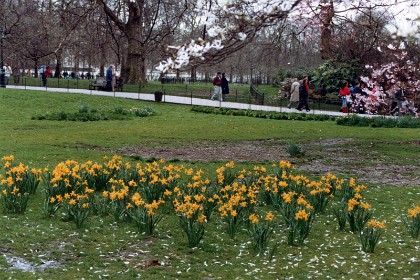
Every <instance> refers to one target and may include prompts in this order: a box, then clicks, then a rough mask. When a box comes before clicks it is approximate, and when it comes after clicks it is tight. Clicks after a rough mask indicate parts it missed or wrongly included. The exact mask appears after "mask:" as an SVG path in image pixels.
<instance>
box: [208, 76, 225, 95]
mask: <svg viewBox="0 0 420 280" xmlns="http://www.w3.org/2000/svg"><path fill="white" fill-rule="evenodd" d="M213 86H214V93H213V95H212V97H211V100H214V97H215V96H219V100H220V101H223V95H222V73H220V72H217V75H216V77H214V79H213Z"/></svg>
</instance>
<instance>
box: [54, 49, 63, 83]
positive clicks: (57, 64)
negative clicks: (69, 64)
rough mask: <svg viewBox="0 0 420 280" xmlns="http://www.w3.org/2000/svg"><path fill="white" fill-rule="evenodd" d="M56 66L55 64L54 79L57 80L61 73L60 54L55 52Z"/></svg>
mask: <svg viewBox="0 0 420 280" xmlns="http://www.w3.org/2000/svg"><path fill="white" fill-rule="evenodd" d="M55 58H56V64H55V73H54V78H59V77H60V73H61V64H62V63H61V53H59V52H57V53H56V54H55Z"/></svg>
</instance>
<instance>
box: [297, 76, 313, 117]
mask: <svg viewBox="0 0 420 280" xmlns="http://www.w3.org/2000/svg"><path fill="white" fill-rule="evenodd" d="M308 96H309V83H308V76H305V77H303V80H302V83H301V84H300V87H299V104H298V106H297V107H296V110H299V111H302V107H303V106H305V109H306V112H309V111H310V109H309V105H308Z"/></svg>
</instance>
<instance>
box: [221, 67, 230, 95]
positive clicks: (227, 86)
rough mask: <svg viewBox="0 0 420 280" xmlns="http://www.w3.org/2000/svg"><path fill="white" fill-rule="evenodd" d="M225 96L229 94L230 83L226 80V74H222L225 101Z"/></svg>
mask: <svg viewBox="0 0 420 280" xmlns="http://www.w3.org/2000/svg"><path fill="white" fill-rule="evenodd" d="M225 94H229V81H228V80H227V79H226V75H225V73H222V95H223V99H225Z"/></svg>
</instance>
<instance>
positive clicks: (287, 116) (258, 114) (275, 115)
mask: <svg viewBox="0 0 420 280" xmlns="http://www.w3.org/2000/svg"><path fill="white" fill-rule="evenodd" d="M191 110H192V111H194V112H199V113H206V114H211V113H213V114H223V115H232V116H247V117H254V118H263V119H273V120H299V121H305V120H314V121H326V120H335V117H333V116H329V115H310V114H298V113H280V112H265V111H252V110H235V109H227V108H213V107H201V106H193V107H192V109H191Z"/></svg>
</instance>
